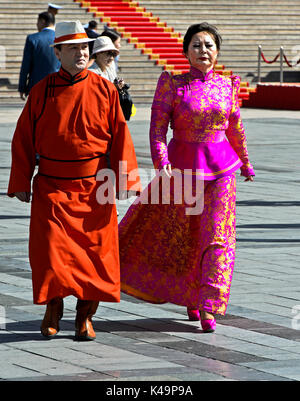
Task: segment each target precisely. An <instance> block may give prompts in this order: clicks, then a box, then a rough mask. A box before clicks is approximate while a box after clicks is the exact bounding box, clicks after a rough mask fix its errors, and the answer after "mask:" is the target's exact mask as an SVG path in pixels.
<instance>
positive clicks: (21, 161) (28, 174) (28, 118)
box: [7, 96, 36, 197]
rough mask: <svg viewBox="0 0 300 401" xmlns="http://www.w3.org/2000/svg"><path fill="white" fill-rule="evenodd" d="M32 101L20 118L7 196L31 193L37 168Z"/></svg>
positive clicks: (12, 146)
mask: <svg viewBox="0 0 300 401" xmlns="http://www.w3.org/2000/svg"><path fill="white" fill-rule="evenodd" d="M31 105H32V99H31V97H30V96H29V98H28V100H27V103H26V105H25V107H24V109H23V111H22V113H21V115H20V117H19V120H18V123H17V126H16V130H15V133H14V136H13V139H12V145H11V151H12V164H11V171H10V179H9V185H8V191H7V194H8V196H10V197H14V196H15V195H14V193H15V192H30V191H31V179H32V175H33V172H34V168H35V153H36V152H35V149H34V113H33V110H32V107H31Z"/></svg>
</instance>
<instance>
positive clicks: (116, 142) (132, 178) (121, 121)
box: [109, 90, 142, 198]
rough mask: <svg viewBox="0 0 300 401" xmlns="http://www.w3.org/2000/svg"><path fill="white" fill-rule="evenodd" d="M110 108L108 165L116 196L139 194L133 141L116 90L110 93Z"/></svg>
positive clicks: (138, 179)
mask: <svg viewBox="0 0 300 401" xmlns="http://www.w3.org/2000/svg"><path fill="white" fill-rule="evenodd" d="M111 100H112V107H111V109H110V124H111V127H110V130H111V134H112V142H111V148H110V156H109V157H110V167H111V169H112V170H113V171H114V173H115V177H116V196H117V198H120V194H121V193H123V194H124V193H126V192H127V194H128V193H129V195H139V194H140V193H141V191H142V188H141V183H140V178H139V174H138V165H137V160H136V154H135V150H134V145H133V141H132V138H131V135H130V132H129V128H128V126H127V123H126V120H125V118H124V115H123V111H122V108H121V106H120V102H119V95H118V92H117V90H115V91H113V93H112V99H111Z"/></svg>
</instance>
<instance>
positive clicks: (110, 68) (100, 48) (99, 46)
mask: <svg viewBox="0 0 300 401" xmlns="http://www.w3.org/2000/svg"><path fill="white" fill-rule="evenodd" d="M118 54H119V50H118V49H117V48H116V47H115V46H114V44H113V42H112V40H111V39H110V38H109V37H107V36H100V37H98V38H96V40H95V42H94V47H93V54H92V58H93V59H94V60H95V61H94V63H93V64H92V65H91V66H90V67H89V70H91V71H94V72H95V73H96V74H98V75H100V76H101V77H103V78H106V79H108V80H109V81H110V82H114V80H115V79H116V78H117V74H116V69H115V66H114V58H115V57H116V56H117V55H118Z"/></svg>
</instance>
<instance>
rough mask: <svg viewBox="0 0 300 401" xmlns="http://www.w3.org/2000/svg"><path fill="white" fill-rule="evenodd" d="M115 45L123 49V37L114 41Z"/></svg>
mask: <svg viewBox="0 0 300 401" xmlns="http://www.w3.org/2000/svg"><path fill="white" fill-rule="evenodd" d="M114 46H115V47H116V48H117V49H118V50H120V49H121V38H118V39H116V40H115V41H114Z"/></svg>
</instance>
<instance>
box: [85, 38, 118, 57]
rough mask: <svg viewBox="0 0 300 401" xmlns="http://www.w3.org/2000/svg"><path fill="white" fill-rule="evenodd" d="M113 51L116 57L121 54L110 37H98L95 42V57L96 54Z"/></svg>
mask: <svg viewBox="0 0 300 401" xmlns="http://www.w3.org/2000/svg"><path fill="white" fill-rule="evenodd" d="M107 51H113V52H115V53H116V56H117V55H118V54H119V53H120V52H119V50H118V49H117V48H116V47H115V46H114V44H113V42H112V40H111V39H110V38H109V37H108V36H98V38H96V40H95V42H94V47H93V53H92V54H93V55H94V54H96V53H101V52H107Z"/></svg>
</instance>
